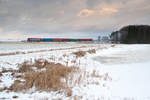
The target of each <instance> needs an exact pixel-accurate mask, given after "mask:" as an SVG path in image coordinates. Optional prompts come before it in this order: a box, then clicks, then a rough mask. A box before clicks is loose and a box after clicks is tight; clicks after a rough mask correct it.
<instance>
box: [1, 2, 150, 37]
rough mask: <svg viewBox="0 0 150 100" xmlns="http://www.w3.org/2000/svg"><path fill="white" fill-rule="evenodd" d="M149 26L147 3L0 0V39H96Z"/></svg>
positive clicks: (149, 3)
mask: <svg viewBox="0 0 150 100" xmlns="http://www.w3.org/2000/svg"><path fill="white" fill-rule="evenodd" d="M141 24H142V25H143V24H146V25H150V0H0V39H26V38H27V37H67V38H97V37H98V36H105V35H107V36H108V35H109V34H111V32H112V31H116V30H119V29H120V28H121V27H123V26H126V25H141Z"/></svg>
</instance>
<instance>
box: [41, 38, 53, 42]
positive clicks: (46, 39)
mask: <svg viewBox="0 0 150 100" xmlns="http://www.w3.org/2000/svg"><path fill="white" fill-rule="evenodd" d="M42 41H43V42H50V41H52V38H42Z"/></svg>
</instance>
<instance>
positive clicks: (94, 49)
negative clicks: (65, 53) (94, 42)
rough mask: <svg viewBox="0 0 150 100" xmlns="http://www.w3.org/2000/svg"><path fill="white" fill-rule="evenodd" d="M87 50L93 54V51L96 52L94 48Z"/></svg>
mask: <svg viewBox="0 0 150 100" xmlns="http://www.w3.org/2000/svg"><path fill="white" fill-rule="evenodd" d="M87 52H88V53H90V54H93V53H96V50H95V49H91V50H88V51H87Z"/></svg>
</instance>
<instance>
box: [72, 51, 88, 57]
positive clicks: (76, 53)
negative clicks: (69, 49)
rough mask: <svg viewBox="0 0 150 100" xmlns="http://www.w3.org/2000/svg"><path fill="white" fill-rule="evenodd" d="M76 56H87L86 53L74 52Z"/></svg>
mask: <svg viewBox="0 0 150 100" xmlns="http://www.w3.org/2000/svg"><path fill="white" fill-rule="evenodd" d="M73 54H74V55H76V56H77V57H83V56H85V55H86V51H77V52H73Z"/></svg>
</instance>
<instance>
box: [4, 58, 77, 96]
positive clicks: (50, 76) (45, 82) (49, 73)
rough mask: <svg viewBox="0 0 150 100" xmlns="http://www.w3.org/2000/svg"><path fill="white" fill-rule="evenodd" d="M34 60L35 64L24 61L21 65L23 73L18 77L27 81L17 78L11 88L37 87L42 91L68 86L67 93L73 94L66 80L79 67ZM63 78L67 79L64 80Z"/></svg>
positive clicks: (26, 88) (20, 69)
mask: <svg viewBox="0 0 150 100" xmlns="http://www.w3.org/2000/svg"><path fill="white" fill-rule="evenodd" d="M34 62H35V63H34V64H29V63H28V62H24V63H23V64H21V65H20V68H19V70H18V72H19V73H22V75H18V76H16V78H22V79H24V80H25V81H24V82H22V81H19V80H16V81H15V82H14V84H13V85H12V86H11V87H10V88H9V90H13V91H21V90H29V89H30V88H32V87H35V88H36V89H37V90H40V91H57V90H61V89H65V88H67V89H66V91H67V95H68V96H70V95H71V94H72V92H71V91H70V90H69V89H68V87H67V86H68V84H66V83H68V82H66V81H69V76H70V74H73V73H74V72H76V71H77V70H78V68H75V67H67V66H64V65H61V64H55V63H50V62H48V61H46V60H42V59H38V60H35V61H34ZM33 67H36V68H37V69H42V68H44V69H45V70H42V71H35V70H33ZM23 75H24V76H23ZM62 79H63V80H65V81H62ZM6 90H7V89H6ZM68 91H69V92H68Z"/></svg>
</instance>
